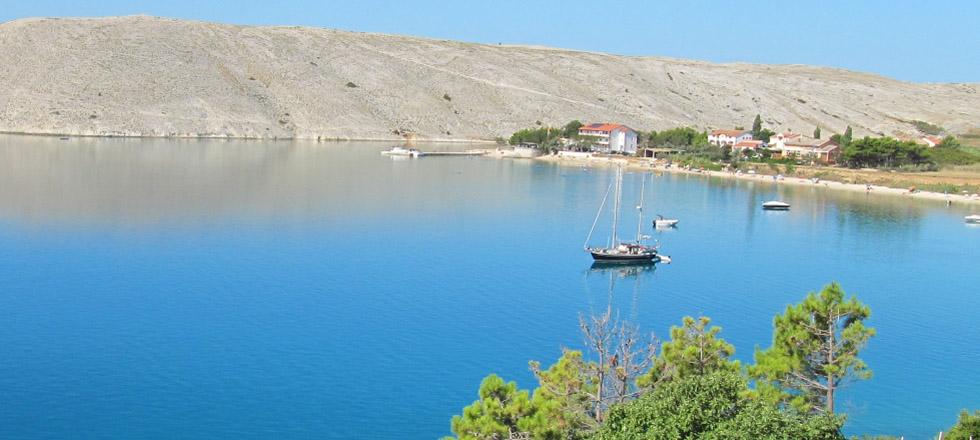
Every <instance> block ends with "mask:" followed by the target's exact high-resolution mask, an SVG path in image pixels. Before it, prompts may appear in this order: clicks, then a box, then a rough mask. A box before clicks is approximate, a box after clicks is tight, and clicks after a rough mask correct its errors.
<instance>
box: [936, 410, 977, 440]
mask: <svg viewBox="0 0 980 440" xmlns="http://www.w3.org/2000/svg"><path fill="white" fill-rule="evenodd" d="M943 438H944V439H946V440H969V439H974V440H975V439H980V410H977V411H974V412H973V414H970V413H969V412H967V411H966V410H964V411H963V412H961V413H960V418H959V420H957V421H956V425H955V426H953V427H952V428H951V429H950V430H949V435H947V436H946V437H943Z"/></svg>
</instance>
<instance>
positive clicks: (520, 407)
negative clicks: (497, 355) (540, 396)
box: [451, 374, 536, 440]
mask: <svg viewBox="0 0 980 440" xmlns="http://www.w3.org/2000/svg"><path fill="white" fill-rule="evenodd" d="M534 415H535V410H534V407H533V405H532V404H531V399H530V397H529V395H528V392H527V390H518V389H517V383H515V382H504V380H503V379H501V378H500V377H499V376H497V375H496V374H491V375H489V376H487V377H486V378H485V379H483V382H482V383H481V384H480V399H479V400H477V401H475V402H473V404H472V405H470V406H467V407H466V408H463V414H462V415H457V416H453V420H452V422H451V426H452V431H453V434H456V438H458V439H460V440H484V439H491V438H494V436H497V438H507V437H508V436H509V435H510V433H511V432H512V431H513V432H530V430H531V428H533V426H532V425H533V424H534V422H535V421H536V420H535V419H534Z"/></svg>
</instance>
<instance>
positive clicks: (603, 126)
mask: <svg viewBox="0 0 980 440" xmlns="http://www.w3.org/2000/svg"><path fill="white" fill-rule="evenodd" d="M617 128H625V129H627V130H633V129H632V128H629V127H627V126H625V125H622V124H610V123H608V122H606V123H598V124H589V125H583V126H582V127H581V128H579V129H578V130H579V131H582V130H587V131H613V130H615V129H617Z"/></svg>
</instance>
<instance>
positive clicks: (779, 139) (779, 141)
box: [769, 132, 803, 149]
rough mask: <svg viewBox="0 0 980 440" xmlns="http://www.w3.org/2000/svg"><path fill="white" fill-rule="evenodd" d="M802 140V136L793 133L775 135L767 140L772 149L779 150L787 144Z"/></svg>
mask: <svg viewBox="0 0 980 440" xmlns="http://www.w3.org/2000/svg"><path fill="white" fill-rule="evenodd" d="M802 140H803V135H802V134H799V133H793V132H785V133H776V134H774V135H772V136H771V137H770V138H769V144H770V145H772V148H774V149H781V148H782V147H783V146H784V145H785V144H786V143H787V142H789V143H799V142H801V141H802Z"/></svg>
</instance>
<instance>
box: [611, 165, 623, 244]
mask: <svg viewBox="0 0 980 440" xmlns="http://www.w3.org/2000/svg"><path fill="white" fill-rule="evenodd" d="M622 199H623V167H618V168H616V199H615V200H614V201H613V224H612V247H617V246H619V238H618V237H617V236H616V229H617V228H618V226H619V207H620V205H621V204H622Z"/></svg>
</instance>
